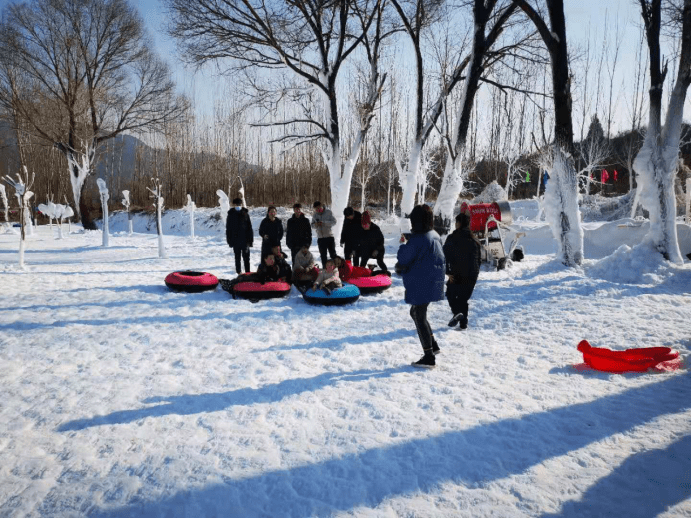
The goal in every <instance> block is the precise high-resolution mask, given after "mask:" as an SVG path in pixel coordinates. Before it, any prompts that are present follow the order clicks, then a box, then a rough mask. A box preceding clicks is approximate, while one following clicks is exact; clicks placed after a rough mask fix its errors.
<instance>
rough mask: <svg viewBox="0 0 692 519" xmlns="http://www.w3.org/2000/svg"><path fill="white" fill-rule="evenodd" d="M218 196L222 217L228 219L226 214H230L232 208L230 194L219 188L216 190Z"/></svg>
mask: <svg viewBox="0 0 692 519" xmlns="http://www.w3.org/2000/svg"><path fill="white" fill-rule="evenodd" d="M216 196H218V197H219V214H220V215H221V219H222V220H223V221H226V220H225V219H226V215H227V214H228V211H230V210H231V202H229V200H228V195H227V194H226V193H225V192H224V190H223V189H218V190H217V191H216Z"/></svg>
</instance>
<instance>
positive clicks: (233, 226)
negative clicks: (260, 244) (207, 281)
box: [226, 198, 253, 274]
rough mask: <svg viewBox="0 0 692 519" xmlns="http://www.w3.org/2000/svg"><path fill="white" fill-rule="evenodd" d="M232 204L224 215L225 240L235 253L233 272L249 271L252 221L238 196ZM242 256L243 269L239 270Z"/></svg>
mask: <svg viewBox="0 0 692 519" xmlns="http://www.w3.org/2000/svg"><path fill="white" fill-rule="evenodd" d="M233 206H234V207H232V208H231V210H230V211H228V216H226V241H227V242H228V246H229V247H231V248H232V249H233V253H234V254H235V273H236V274H241V273H242V272H250V247H252V241H253V239H252V235H253V232H252V222H250V214H249V213H248V210H247V209H246V208H244V207H243V201H242V200H241V199H240V198H235V199H234V200H233ZM241 257H242V259H243V263H244V266H245V270H244V271H242V272H241V270H240V258H241Z"/></svg>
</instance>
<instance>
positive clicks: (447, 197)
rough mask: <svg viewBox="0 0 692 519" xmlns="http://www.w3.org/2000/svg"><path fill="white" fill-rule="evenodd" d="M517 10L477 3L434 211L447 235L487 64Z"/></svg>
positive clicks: (491, 0) (484, 0)
mask: <svg viewBox="0 0 692 519" xmlns="http://www.w3.org/2000/svg"><path fill="white" fill-rule="evenodd" d="M516 9H517V4H516V3H515V2H511V3H509V4H508V5H505V4H502V3H500V2H498V1H497V0H474V1H473V21H474V28H473V35H472V38H471V52H470V56H469V59H470V60H469V62H468V67H467V69H466V71H465V74H466V76H465V79H464V82H463V84H462V87H461V88H462V90H461V96H460V99H459V105H458V109H457V112H456V115H455V116H454V117H453V122H452V123H451V135H450V136H448V139H449V140H448V142H447V159H446V162H445V170H444V175H443V177H442V184H441V186H440V192H439V194H438V196H437V201H436V202H435V207H434V208H433V213H434V215H435V219H436V226H437V228H438V229H441V230H442V231H443V232H444V231H446V230H449V229H450V227H451V223H452V216H453V213H454V206H455V205H456V202H457V200H458V198H459V194H460V193H461V192H462V189H463V182H464V173H465V172H467V171H468V166H467V165H466V164H465V159H466V138H467V135H468V130H469V124H470V121H471V112H472V109H473V104H474V100H475V97H476V92H477V91H478V88H479V86H480V83H481V80H482V79H483V74H484V73H485V72H486V67H488V66H490V63H488V62H487V59H488V56H489V53H491V52H492V48H493V45H495V42H496V41H497V40H498V38H499V36H500V34H501V33H502V31H503V30H504V28H505V25H506V23H507V21H508V20H509V18H510V17H511V16H512V15H513V14H514V12H515V11H516ZM516 47H517V45H512V46H510V48H511V49H513V50H516ZM498 59H499V58H498V56H496V55H493V56H492V58H491V60H490V61H491V62H495V61H497V60H498ZM402 210H403V208H402Z"/></svg>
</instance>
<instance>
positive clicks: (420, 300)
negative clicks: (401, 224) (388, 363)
mask: <svg viewBox="0 0 692 519" xmlns="http://www.w3.org/2000/svg"><path fill="white" fill-rule="evenodd" d="M409 219H410V220H411V230H412V234H411V235H410V238H407V237H406V235H403V234H402V235H401V242H402V245H401V246H400V247H399V252H398V253H397V260H398V262H397V263H398V267H397V271H398V272H401V274H402V277H403V279H404V288H405V289H406V292H405V296H404V298H405V301H406V302H407V303H408V304H410V305H411V318H412V319H413V322H414V323H415V324H416V330H417V332H418V338H419V339H420V342H421V345H422V346H423V356H422V357H421V358H420V359H419V360H418V361H417V362H414V363H413V364H412V365H413V366H415V367H417V368H432V367H434V366H435V355H436V354H437V353H439V351H440V347H439V346H438V344H437V341H436V340H435V337H433V333H432V329H431V328H430V323H429V322H428V317H427V314H428V305H430V303H434V302H435V301H442V300H443V299H444V292H445V289H444V283H445V257H444V252H443V251H442V241H441V240H440V235H439V234H437V233H436V232H435V231H434V230H433V212H432V209H430V207H429V206H427V205H417V206H415V207H414V208H413V210H412V211H411V214H410V216H409Z"/></svg>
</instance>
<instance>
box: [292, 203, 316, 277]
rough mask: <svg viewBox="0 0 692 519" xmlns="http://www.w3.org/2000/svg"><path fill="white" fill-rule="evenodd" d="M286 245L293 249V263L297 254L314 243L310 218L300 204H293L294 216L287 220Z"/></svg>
mask: <svg viewBox="0 0 692 519" xmlns="http://www.w3.org/2000/svg"><path fill="white" fill-rule="evenodd" d="M286 245H287V246H288V248H289V249H291V264H293V263H295V261H296V254H298V252H299V251H300V249H302V248H303V246H304V245H307V246H308V248H310V245H312V227H311V225H310V220H308V219H307V217H306V216H305V215H304V214H303V211H302V206H301V205H300V204H293V216H291V217H290V218H289V219H288V221H287V222H286Z"/></svg>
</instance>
